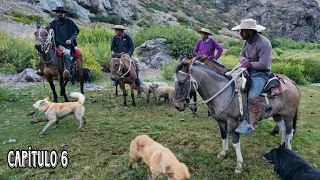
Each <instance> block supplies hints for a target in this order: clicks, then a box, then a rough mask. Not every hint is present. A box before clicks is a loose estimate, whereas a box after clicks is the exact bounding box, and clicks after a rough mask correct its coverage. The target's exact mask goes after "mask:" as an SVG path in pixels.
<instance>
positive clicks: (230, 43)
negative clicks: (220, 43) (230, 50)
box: [228, 40, 242, 48]
mask: <svg viewBox="0 0 320 180" xmlns="http://www.w3.org/2000/svg"><path fill="white" fill-rule="evenodd" d="M228 46H229V47H231V46H235V47H240V48H241V47H242V42H241V41H234V40H232V41H228Z"/></svg>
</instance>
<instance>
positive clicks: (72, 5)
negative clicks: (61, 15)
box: [65, 1, 92, 22]
mask: <svg viewBox="0 0 320 180" xmlns="http://www.w3.org/2000/svg"><path fill="white" fill-rule="evenodd" d="M65 6H66V8H67V9H68V10H69V11H71V12H74V13H76V14H77V15H78V16H79V19H82V20H85V21H87V22H90V18H89V16H92V15H91V13H90V12H89V11H88V10H87V9H85V8H84V7H82V6H80V5H79V4H78V3H77V2H76V1H66V5H65ZM67 15H68V14H67Z"/></svg>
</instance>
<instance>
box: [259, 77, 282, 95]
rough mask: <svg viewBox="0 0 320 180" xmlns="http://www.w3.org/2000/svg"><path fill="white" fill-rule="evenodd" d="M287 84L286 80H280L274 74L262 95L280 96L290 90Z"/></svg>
mask: <svg viewBox="0 0 320 180" xmlns="http://www.w3.org/2000/svg"><path fill="white" fill-rule="evenodd" d="M285 84H286V83H285V80H284V79H282V78H279V77H278V76H277V75H274V74H273V73H272V74H271V76H270V79H269V80H268V82H267V83H266V85H265V86H264V88H263V90H262V93H267V95H268V97H277V96H278V95H279V94H281V93H283V92H285V91H287V90H288V88H287V86H286V85H285Z"/></svg>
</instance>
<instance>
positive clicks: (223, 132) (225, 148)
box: [218, 122, 229, 159]
mask: <svg viewBox="0 0 320 180" xmlns="http://www.w3.org/2000/svg"><path fill="white" fill-rule="evenodd" d="M218 124H219V127H220V133H221V138H222V151H221V152H220V153H219V154H218V158H219V159H223V158H225V157H226V156H227V153H228V151H229V146H228V134H227V123H225V122H218Z"/></svg>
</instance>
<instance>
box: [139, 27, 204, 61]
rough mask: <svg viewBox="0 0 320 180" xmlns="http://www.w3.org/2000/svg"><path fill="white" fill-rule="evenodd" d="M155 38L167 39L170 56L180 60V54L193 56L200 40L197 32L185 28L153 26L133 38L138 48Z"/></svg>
mask: <svg viewBox="0 0 320 180" xmlns="http://www.w3.org/2000/svg"><path fill="white" fill-rule="evenodd" d="M154 38H165V39H167V40H168V43H169V48H170V55H171V56H173V57H175V58H178V57H179V55H180V54H182V55H190V56H192V55H193V54H192V51H193V48H194V46H195V45H196V43H197V41H198V40H199V36H198V34H197V33H196V32H195V31H193V30H190V29H187V28H185V27H183V26H165V25H162V26H151V27H150V28H147V29H145V30H143V31H139V32H137V33H136V34H135V35H134V36H133V39H134V42H135V45H136V47H138V46H140V45H141V44H142V43H144V42H145V41H147V40H150V39H154Z"/></svg>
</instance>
